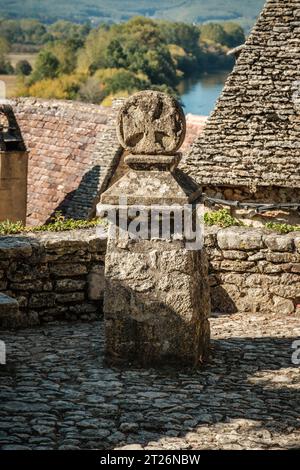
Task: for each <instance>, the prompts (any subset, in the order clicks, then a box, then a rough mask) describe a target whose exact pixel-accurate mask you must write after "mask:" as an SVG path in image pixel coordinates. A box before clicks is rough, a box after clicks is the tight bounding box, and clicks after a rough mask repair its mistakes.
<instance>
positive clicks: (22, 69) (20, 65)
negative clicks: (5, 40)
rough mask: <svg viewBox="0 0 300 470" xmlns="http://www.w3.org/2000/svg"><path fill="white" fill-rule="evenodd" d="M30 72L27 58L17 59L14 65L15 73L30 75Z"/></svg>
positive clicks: (30, 68)
mask: <svg viewBox="0 0 300 470" xmlns="http://www.w3.org/2000/svg"><path fill="white" fill-rule="evenodd" d="M31 72H32V67H31V65H30V63H29V62H28V60H19V62H17V64H16V67H15V73H16V74H17V75H25V76H27V75H30V74H31Z"/></svg>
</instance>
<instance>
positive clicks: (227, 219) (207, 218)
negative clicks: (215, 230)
mask: <svg viewBox="0 0 300 470" xmlns="http://www.w3.org/2000/svg"><path fill="white" fill-rule="evenodd" d="M204 224H205V225H208V226H212V225H218V226H219V227H223V228H226V227H231V226H233V225H237V226H244V223H243V222H242V221H241V220H238V219H235V218H234V217H232V215H231V214H230V211H229V210H228V209H220V210H218V211H215V212H206V213H205V214H204Z"/></svg>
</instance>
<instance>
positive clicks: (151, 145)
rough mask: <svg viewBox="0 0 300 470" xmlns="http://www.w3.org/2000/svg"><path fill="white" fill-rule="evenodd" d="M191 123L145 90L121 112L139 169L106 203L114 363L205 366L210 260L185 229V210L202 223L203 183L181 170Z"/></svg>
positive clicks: (127, 145) (109, 349)
mask: <svg viewBox="0 0 300 470" xmlns="http://www.w3.org/2000/svg"><path fill="white" fill-rule="evenodd" d="M185 131H186V128H185V117H184V114H183V112H182V109H181V107H180V106H179V105H178V103H177V102H176V101H175V100H174V99H173V98H171V97H170V96H168V95H165V94H163V93H159V92H154V91H144V92H140V93H136V94H135V95H133V96H132V97H131V98H129V99H128V100H127V101H126V102H125V103H124V105H123V106H122V108H121V109H120V112H119V116H118V125H117V133H118V138H119V142H120V144H121V145H122V147H123V148H124V149H125V151H126V152H127V155H126V157H125V163H126V164H127V165H128V167H129V171H128V172H127V173H126V174H125V175H123V176H122V177H121V178H120V179H119V180H118V181H117V182H115V183H114V184H113V185H112V186H111V187H110V188H109V189H108V190H107V191H106V192H105V193H103V194H102V197H101V203H100V204H99V205H98V215H103V214H104V213H106V214H108V219H109V221H110V230H109V236H108V247H107V253H106V259H105V282H106V286H105V300H104V314H105V329H106V359H107V361H108V362H110V363H113V364H114V363H117V364H118V363H125V364H126V365H129V364H130V363H138V364H139V365H142V366H149V365H157V364H175V365H177V366H178V365H188V366H197V365H200V364H201V363H202V362H203V361H204V360H205V358H206V357H207V354H208V347H209V337H210V329H209V322H208V316H209V312H210V300H209V299H210V297H209V288H208V272H207V260H206V256H205V251H204V249H203V246H202V244H201V243H200V245H197V244H196V245H195V246H194V247H193V248H192V247H188V245H189V243H188V242H190V241H191V240H192V238H193V237H194V234H192V233H188V232H186V231H184V229H183V225H184V228H185V229H186V228H187V226H188V222H187V220H186V218H185V213H184V211H183V208H187V207H188V208H189V209H190V215H191V219H190V221H191V224H193V220H194V217H195V211H196V206H195V205H193V203H195V202H196V199H197V198H198V197H199V191H200V190H199V187H198V186H197V185H195V184H194V182H193V181H192V180H191V179H190V178H188V177H187V176H186V175H185V174H183V173H182V172H180V171H179V170H177V165H178V163H179V161H180V158H181V154H179V153H178V152H177V151H178V149H179V148H180V146H181V144H182V142H183V140H184V137H185ZM187 218H188V217H187Z"/></svg>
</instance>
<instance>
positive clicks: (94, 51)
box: [18, 17, 245, 104]
mask: <svg viewBox="0 0 300 470" xmlns="http://www.w3.org/2000/svg"><path fill="white" fill-rule="evenodd" d="M217 26H218V27H217V29H215V28H214V25H213V24H212V25H211V26H210V25H206V26H196V25H188V24H185V23H171V22H168V21H154V20H151V19H149V18H145V17H135V18H132V19H130V20H129V21H127V22H125V23H120V24H114V25H110V26H109V25H107V24H101V25H100V26H99V27H98V28H94V29H91V30H90V29H89V28H88V27H87V26H78V25H74V24H71V23H68V22H65V21H60V22H57V23H55V24H54V25H51V26H50V27H49V28H48V33H49V34H51V37H52V39H51V41H49V42H47V43H46V44H45V45H44V46H43V47H42V48H41V50H40V52H39V54H38V56H37V59H36V62H35V66H34V68H33V71H32V73H31V74H30V76H29V77H28V79H25V78H24V80H23V81H22V83H21V86H20V87H19V92H18V94H19V95H25V96H27V95H28V96H36V97H40V98H46V99H51V98H57V99H62V98H63V99H80V100H82V101H88V102H92V103H96V104H99V103H103V104H110V103H111V100H112V98H113V97H115V96H128V95H129V94H132V93H134V92H135V91H139V90H143V89H145V88H147V89H154V90H161V91H165V92H168V93H170V94H173V95H177V91H176V88H177V86H178V83H179V81H180V80H181V79H182V78H184V77H190V76H191V75H192V74H199V73H201V72H209V71H211V70H220V69H226V68H227V69H230V68H231V67H232V65H233V59H232V58H229V57H227V56H226V52H227V51H228V48H229V47H232V45H238V44H240V42H243V40H244V39H245V36H244V32H243V30H242V28H241V27H240V26H239V25H236V24H233V23H224V24H218V25H217ZM210 27H211V30H209V28H210ZM214 31H217V34H215V35H214ZM220 31H221V32H222V35H219V32H220ZM208 33H209V34H208ZM53 35H55V36H53ZM241 40H242V41H241ZM25 75H26V74H24V73H23V77H24V76H25Z"/></svg>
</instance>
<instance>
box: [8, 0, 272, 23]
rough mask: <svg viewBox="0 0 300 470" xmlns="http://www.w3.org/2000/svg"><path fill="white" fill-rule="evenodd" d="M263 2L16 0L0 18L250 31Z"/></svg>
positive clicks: (261, 0)
mask: <svg viewBox="0 0 300 470" xmlns="http://www.w3.org/2000/svg"><path fill="white" fill-rule="evenodd" d="M263 4H264V0H250V1H241V0H210V1H209V2H208V1H207V0H139V1H138V2H137V1H134V0H126V1H125V0H110V1H109V2H108V1H107V0H59V1H58V0H52V1H50V0H47V1H45V0H44V1H41V0H14V1H11V2H1V6H0V16H3V17H5V18H36V19H38V20H40V21H42V22H43V23H53V22H55V21H57V20H59V19H61V18H64V19H66V20H69V21H73V22H78V23H83V22H86V21H90V22H92V23H93V24H99V23H100V22H120V21H126V20H128V19H130V18H131V17H133V16H139V15H143V16H150V17H155V18H160V19H165V20H170V21H178V18H180V20H181V21H183V22H187V23H198V24H200V23H204V22H208V21H235V22H239V23H240V24H242V25H243V26H246V27H247V28H249V26H251V25H252V24H253V22H254V20H255V18H256V17H257V15H258V14H259V12H260V10H261V8H262V6H263Z"/></svg>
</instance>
